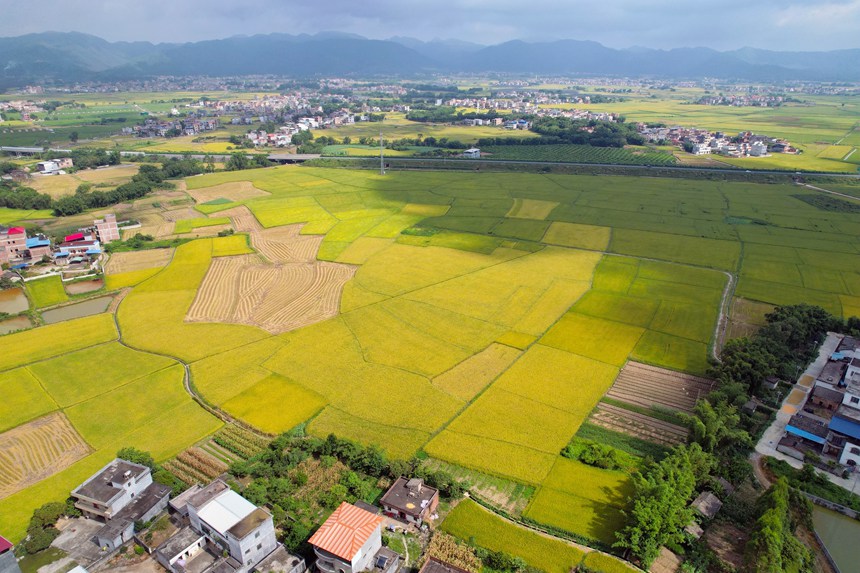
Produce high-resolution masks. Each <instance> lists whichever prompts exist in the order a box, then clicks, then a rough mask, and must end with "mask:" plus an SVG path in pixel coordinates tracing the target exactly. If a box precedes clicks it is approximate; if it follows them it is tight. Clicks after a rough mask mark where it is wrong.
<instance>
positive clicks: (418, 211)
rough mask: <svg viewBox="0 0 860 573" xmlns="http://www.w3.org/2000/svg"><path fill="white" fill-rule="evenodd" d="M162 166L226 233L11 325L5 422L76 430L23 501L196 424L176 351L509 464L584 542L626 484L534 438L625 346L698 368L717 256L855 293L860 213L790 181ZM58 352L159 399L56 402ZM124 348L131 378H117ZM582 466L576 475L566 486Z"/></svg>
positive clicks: (287, 413) (196, 370)
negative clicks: (138, 405) (78, 312)
mask: <svg viewBox="0 0 860 573" xmlns="http://www.w3.org/2000/svg"><path fill="white" fill-rule="evenodd" d="M186 185H187V188H188V190H189V191H188V192H189V193H192V194H194V193H197V197H199V199H202V198H206V197H212V199H210V201H213V202H214V204H210V205H202V204H200V203H199V202H198V204H197V209H196V210H191V209H186V208H184V207H183V208H181V209H177V210H174V211H170V215H169V216H168V218H170V219H171V222H170V224H171V225H173V222H178V223H182V222H183V221H185V223H182V224H184V225H189V226H191V227H192V228H194V227H195V225H197V222H196V220H197V219H201V217H200V212H203V213H205V214H207V215H211V216H212V218H207V219H204V220H205V221H207V222H209V221H212V220H218V219H217V217H221V218H226V219H228V220H229V222H230V225H231V226H232V227H233V228H234V229H235V230H236V231H237V232H238V234H235V235H231V236H227V237H217V238H216V237H212V238H200V239H197V240H194V241H191V242H188V243H186V244H183V245H182V246H180V247H178V248H177V249H176V250H175V252H174V253H173V255H172V257H171V258H170V260H169V261H167V260H164V259H161V260H145V257H144V256H140V257H139V259H140V260H137V259H135V258H132V257H127V259H128V260H127V261H123V258H119V259H117V262H116V265H115V266H114V267H113V269H112V270H111V271H109V273H108V277H107V283H108V285H109V286H113V287H115V288H118V285H120V286H131V287H132V288H131V289H130V291H129V293H128V294H127V296H126V297H125V298H124V300H123V301H122V302H121V303H120V305H119V308H118V310H117V312H116V319H117V323H118V325H119V332H118V331H117V330H116V326H115V325H114V323H113V317H111V316H110V315H101V316H96V317H90V318H89V319H82V320H79V321H74V326H71V325H72V324H73V323H60V324H58V325H53V326H50V327H41V328H37V329H34V330H31V331H28V332H24V333H20V334H15V335H12V336H15V337H19V338H15V339H12V340H15V341H20V342H21V343H22V344H14V345H10V346H9V348H10V351H9V352H4V353H3V354H2V355H0V367H3V368H5V369H13V368H19V369H21V370H22V371H25V374H24V375H22V376H20V377H16V379H15V380H9V381H6V380H5V379H4V378H2V377H0V384H8V385H9V387H10V388H12V389H13V394H14V396H13V397H12V398H11V399H9V400H8V403H9V404H10V405H9V406H0V412H4V411H7V410H4V408H7V409H8V411H9V412H13V411H14V412H16V414H15V416H16V417H14V418H11V419H13V420H14V421H13V422H12V423H11V424H9V426H8V427H14V426H17V425H19V424H21V423H25V422H28V421H30V420H32V419H34V418H37V417H38V416H41V415H44V414H46V413H49V412H52V411H55V410H58V409H60V410H63V412H64V414H65V415H66V416H67V417H68V419H69V420H70V422H71V424H72V425H73V426H74V428H75V430H76V431H77V432H78V433H79V434H80V435H81V436H83V437H84V439H86V440H87V441H88V442H89V443H90V444H91V445H92V446H93V448H94V449H95V450H96V451H95V452H94V453H93V454H91V455H90V456H87V457H86V458H84V459H83V460H81V461H80V462H78V463H76V464H73V465H72V466H70V468H68V469H67V470H64V471H63V472H60V474H57V475H55V476H53V477H50V478H47V479H45V480H43V481H41V482H39V483H38V484H35V485H34V486H32V487H31V488H28V489H26V490H24V491H23V492H20V493H32V496H33V503H36V502H37V501H41V500H44V499H51V498H54V497H56V496H58V495H59V494H60V493H61V492H62V491H63V489H64V488H66V487H67V486H68V485H69V483H70V482H72V481H73V479H72V478H73V477H74V479H78V477H79V476H80V474H81V473H83V469H82V468H83V467H85V465H84V464H83V462H85V461H86V462H87V464H88V465H86V467H92V465H93V464H94V463H95V462H94V460H95V459H96V458H98V456H102V457H101V458H99V459H103V457H104V456H105V455H106V453H107V452H108V451H109V448H113V447H114V446H115V445H116V444H117V443H122V445H126V444H129V443H133V444H138V445H139V446H146V447H147V448H150V449H152V450H153V451H154V453H155V454H156V455H157V457H164V456H167V455H170V453H175V452H177V451H180V450H182V449H184V448H186V447H188V446H189V445H190V444H191V443H193V441H194V440H195V439H196V438H197V437H202V436H205V435H206V434H207V433H209V432H211V431H213V430H214V429H215V428H217V426H218V425H219V423H218V421H217V420H215V419H214V418H212V417H211V416H209V415H208V414H206V413H205V412H204V411H202V410H201V409H200V408H199V407H198V406H197V405H196V404H195V403H194V402H192V401H191V399H190V398H189V397H188V395H187V394H186V393H185V392H184V390H183V388H182V375H183V372H182V370H183V369H182V367H181V365H180V364H178V362H177V360H179V361H182V362H184V363H186V364H187V365H188V366H189V369H190V382H191V383H192V384H193V388H194V389H195V390H196V391H197V392H199V393H200V395H201V396H202V397H204V398H205V399H206V400H207V401H209V402H210V403H212V404H214V405H216V406H218V407H220V408H222V409H223V410H225V411H226V412H228V413H230V414H231V415H234V416H237V417H239V418H241V419H243V420H244V421H246V422H248V423H250V424H253V425H254V426H256V427H257V428H258V429H260V430H262V431H264V432H267V433H277V432H281V431H284V430H288V429H290V428H292V427H294V426H296V425H297V424H300V423H303V422H308V421H309V424H308V426H307V431H308V432H309V433H311V434H312V435H317V436H324V435H326V434H328V433H330V432H334V433H337V434H338V435H341V436H344V437H348V438H352V439H355V440H358V441H360V442H362V443H376V444H379V445H381V446H382V447H383V448H384V449H386V450H387V451H388V453H389V454H390V455H391V456H394V457H400V458H408V457H410V456H412V455H414V454H415V453H416V452H419V451H424V452H426V453H427V454H429V455H431V456H433V457H435V458H439V459H441V460H444V461H447V462H450V463H454V464H459V465H462V466H466V467H469V468H472V469H474V470H478V471H480V472H483V473H486V474H491V475H495V476H500V477H503V478H505V479H512V480H514V481H517V482H519V483H522V484H529V485H531V486H533V487H535V488H537V491H538V494H537V496H536V497H535V499H534V500H533V503H532V505H531V506H530V508H529V509H528V511H529V512H530V514H531V515H532V516H534V519H537V520H539V521H542V522H545V523H548V524H552V525H555V526H556V527H559V528H562V529H568V530H570V531H571V532H573V533H576V534H579V535H582V536H584V537H588V538H591V539H595V540H607V539H609V537H608V536H609V535H611V531H612V529H613V528H614V527H616V526H617V523H618V520H617V518H618V515H620V513H619V512H620V510H621V509H622V508H623V506H624V501H623V500H624V497H625V495H626V494H625V492H626V491H627V490H626V489H625V488H626V487H627V485H626V482H624V480H622V479H620V478H619V476H618V475H617V474H615V473H612V472H603V471H600V470H593V468H589V470H587V471H586V470H583V469H582V468H580V467H578V466H571V465H570V464H569V463H568V462H567V461H565V460H562V459H561V458H560V456H559V452H560V451H561V449H562V448H563V447H564V446H565V445H566V444H567V443H568V442H569V440H570V439H571V437H572V436H573V435H574V434H575V433H576V432H577V430H578V429H579V427H580V425H581V424H582V423H583V421H584V420H586V418H587V417H588V416H589V413H590V412H591V411H592V409H593V408H594V407H595V405H596V404H597V403H598V402H599V401H600V399H601V397H603V395H604V394H605V393H606V391H607V390H608V389H609V388H610V387H611V386H612V384H613V381H614V380H615V378H616V376H617V375H618V371H619V369H620V368H621V367H622V366H623V365H624V364H625V363H626V362H627V361H628V360H636V361H638V362H641V363H644V364H648V365H653V366H659V367H664V368H669V369H674V370H678V371H682V372H687V373H690V374H701V373H702V372H703V370H704V369H705V368H706V365H707V357H708V354H709V347H710V345H711V344H712V342H713V341H712V337H713V333H714V330H715V326H716V321H717V316H718V310H719V304H720V299H721V295H722V291H723V289H724V288H725V285H726V282H727V276H726V274H725V273H727V272H729V273H734V274H735V275H737V276H738V277H739V279H740V282H739V284H738V290H739V291H740V292H739V293H738V294H739V296H743V297H744V298H745V300H750V301H753V302H756V303H767V304H780V303H784V302H788V301H792V300H798V299H803V298H804V297H805V296H806V295H807V294H810V293H812V294H813V295H814V296H813V297H812V298H811V300H823V301H826V302H827V303H828V304H829V305H830V308H835V309H836V310H837V311H838V312H840V313H842V312H844V311H850V309H852V308H854V305H855V304H856V303H857V302H858V301H860V290H858V289H860V273H858V272H857V271H856V269H857V268H860V255H857V254H856V253H857V249H858V248H860V241H856V240H854V239H851V238H850V237H853V236H857V233H860V223H858V222H856V221H854V220H853V219H852V218H851V217H850V216H849V215H847V214H844V213H837V212H833V211H824V210H820V209H817V208H816V207H814V206H813V205H811V204H809V203H806V202H803V201H800V200H798V199H796V198H795V197H793V195H794V194H797V193H798V190H797V189H796V188H794V187H788V186H780V185H772V186H765V185H760V186H752V185H747V184H729V183H719V184H716V183H710V182H690V181H686V180H671V181H668V182H667V181H662V180H658V179H654V180H651V179H650V178H642V179H632V178H623V177H576V176H561V175H551V174H550V175H540V176H536V175H528V174H517V173H506V174H504V175H497V174H474V173H446V172H404V173H391V174H389V175H386V176H381V175H378V174H376V173H373V172H361V171H350V170H340V169H337V170H335V169H332V170H328V169H319V168H307V167H295V166H288V167H282V168H270V169H260V170H251V171H244V172H224V173H215V174H211V175H203V176H197V177H192V178H189V179H188V180H187V181H186ZM667 188H671V190H672V192H671V193H666V189H667ZM258 191H259V192H258ZM221 199H223V200H224V201H220V200H221ZM176 200H179V198H176ZM158 217H159V218H160V220H161V221H162V223H161V224H166V221H165V218H164V216H163V215H162V214H159V215H158ZM222 220H223V219H222ZM751 221H757V222H756V223H755V224H752V223H751ZM178 223H177V224H178ZM154 224H155V221H153V225H154ZM852 232H854V233H855V234H854V235H852V234H851V233H852ZM837 236H838V237H840V242H838V243H835V242H833V239H834V238H835V237H837ZM742 247H743V248H742ZM825 252H826V254H827V256H822V253H825ZM146 256H155V255H146ZM159 256H162V257H163V256H164V255H159ZM123 263H124V264H125V267H123ZM792 267H793V268H794V271H795V272H791V268H792ZM777 268H778V269H782V270H785V272H780V273H774V272H772V271H773V269H777ZM837 279H838V280H837ZM771 285H776V286H771ZM118 337H121V340H122V342H123V343H125V344H127V345H128V346H130V347H131V348H132V349H134V350H129V352H131V353H132V354H131V355H130V356H127V357H123V356H122V352H120V351H119V350H118V349H117V348H116V345H114V344H111V342H112V341H114V340H116V339H117V338H118ZM44 340H51V341H52V344H50V345H45V344H42V342H43V341H44ZM5 342H6V339H4V343H5ZM88 352H91V353H92V354H88ZM66 355H68V356H66ZM144 356H146V357H150V358H146V359H144ZM153 356H160V359H163V360H166V361H167V362H165V363H163V364H162V363H156V361H153V360H152V359H151V357H153ZM62 358H68V360H69V364H70V365H74V364H79V363H92V362H95V361H98V360H100V359H102V361H103V362H104V365H105V368H107V370H108V371H106V372H105V373H103V374H99V377H100V382H99V384H94V385H93V388H92V390H93V392H96V391H99V392H102V394H99V395H98V397H101V396H110V397H112V398H113V399H114V400H115V401H116V403H120V404H128V403H133V400H134V399H135V396H139V395H140V392H141V391H142V390H143V389H144V388H146V392H147V395H149V396H157V397H158V404H160V405H161V408H160V409H158V410H152V411H150V410H148V409H144V410H143V411H142V412H141V413H140V414H138V413H136V412H135V413H133V414H131V415H128V416H126V417H127V418H128V420H126V421H127V422H129V423H130V424H131V427H129V428H127V429H118V428H119V424H120V422H121V420H120V419H119V418H118V417H117V416H115V415H114V413H112V412H111V411H109V410H107V409H106V408H104V407H103V405H102V404H101V403H100V402H99V401H98V400H97V396H96V395H92V396H90V394H87V393H85V394H82V395H81V396H80V401H79V402H76V403H72V400H73V397H74V393H73V392H70V390H69V388H64V387H62V385H58V384H51V383H47V384H45V385H44V388H43V387H42V385H41V384H40V381H44V380H48V379H49V376H50V373H51V372H56V373H61V372H64V373H65V374H63V376H67V377H69V379H70V380H72V379H73V378H74V376H73V375H74V374H75V372H74V371H71V370H63V368H62V367H61V366H60V362H59V360H60V359H62ZM41 360H45V361H46V362H45V366H40V365H36V364H35V363H36V362H38V361H41ZM130 365H136V366H138V367H140V368H141V369H142V370H141V371H142V372H143V374H142V375H141V376H140V377H132V378H129V377H128V374H127V373H126V369H127V368H128V367H129V366H130ZM44 368H47V371H43V369H44ZM36 386H39V389H38V390H36V388H35V387H36ZM28 388H29V389H31V393H30V394H25V391H26V390H27V389H28ZM284 404H290V405H291V406H290V407H289V408H286V407H284ZM165 405H167V406H165ZM17 412H20V414H17ZM146 416H150V417H154V419H158V420H162V421H165V422H166V421H167V420H170V421H171V425H172V424H174V423H176V424H177V431H176V432H175V435H173V434H172V435H171V440H170V441H169V442H164V443H155V437H156V436H155V434H156V432H155V431H154V430H152V427H151V424H145V423H144V420H145V417H146ZM180 416H182V418H181V419H180ZM0 420H4V418H3V417H0ZM536 421H539V423H536ZM90 462H92V463H90ZM595 472H596V473H595ZM585 474H587V476H586V477H587V479H588V481H589V483H591V484H594V487H593V488H591V489H589V488H584V489H582V488H581V489H578V490H577V489H576V488H573V487H572V486H571V485H570V484H572V483H574V482H576V480H577V479H585V478H581V477H578V476H583V475H585ZM58 476H64V477H62V478H60V477H58ZM20 493H19V494H15V495H13V496H11V497H10V498H8V499H7V500H2V501H0V514H2V515H3V517H0V527H5V526H7V525H8V526H9V529H11V530H12V531H13V532H14V531H17V532H18V533H20V532H21V531H22V528H23V526H24V525H25V524H26V519H24V516H23V513H22V511H21V510H20V509H19V508H18V507H17V505H16V507H15V511H13V512H11V513H8V515H9V517H7V513H6V512H5V511H4V510H6V509H7V508H10V507H11V505H12V504H21V503H22V501H21V500H22V497H20ZM28 499H29V498H28ZM28 504H29V501H28V502H27V503H24V504H23V505H24V506H28V507H29V505H28ZM558 507H561V508H575V509H571V510H570V511H567V510H564V509H562V510H559V509H553V508H558ZM604 510H605V511H604ZM601 516H603V517H601Z"/></svg>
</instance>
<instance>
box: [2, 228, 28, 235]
mask: <svg viewBox="0 0 860 573" xmlns="http://www.w3.org/2000/svg"><path fill="white" fill-rule="evenodd" d="M26 233H27V231H25V230H24V227H9V230H8V231H6V234H7V235H24V234H26Z"/></svg>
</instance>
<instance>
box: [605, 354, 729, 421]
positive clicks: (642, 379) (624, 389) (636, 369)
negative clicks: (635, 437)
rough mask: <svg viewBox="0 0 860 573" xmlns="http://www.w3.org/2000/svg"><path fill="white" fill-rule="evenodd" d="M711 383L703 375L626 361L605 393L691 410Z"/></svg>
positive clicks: (643, 403) (637, 402) (640, 403)
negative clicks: (693, 374)
mask: <svg viewBox="0 0 860 573" xmlns="http://www.w3.org/2000/svg"><path fill="white" fill-rule="evenodd" d="M715 385H716V383H715V382H714V381H713V380H709V379H707V378H701V377H699V376H692V375H690V374H682V373H680V372H675V371H674V370H667V369H665V368H658V367H656V366H649V365H648V364H640V363H638V362H628V363H627V364H626V365H625V366H624V368H623V369H622V370H621V373H620V374H619V375H618V378H617V379H616V380H615V384H613V385H612V388H610V389H609V392H607V394H606V395H607V396H608V397H610V398H615V399H616V400H621V401H623V402H628V403H630V404H635V405H637V406H644V407H646V408H648V407H651V406H659V407H663V408H669V409H672V410H681V411H683V412H687V413H692V412H693V408H694V407H695V406H696V401H697V400H698V399H699V398H701V397H703V396H705V395H706V394H708V393H709V392H710V391H711V390H713V389H714V386H715Z"/></svg>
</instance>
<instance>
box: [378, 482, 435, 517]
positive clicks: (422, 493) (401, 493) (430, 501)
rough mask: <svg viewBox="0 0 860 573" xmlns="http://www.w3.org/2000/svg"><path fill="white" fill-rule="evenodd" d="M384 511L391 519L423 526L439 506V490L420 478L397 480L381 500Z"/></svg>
mask: <svg viewBox="0 0 860 573" xmlns="http://www.w3.org/2000/svg"><path fill="white" fill-rule="evenodd" d="M380 504H381V505H382V511H383V512H384V513H385V515H387V516H389V517H394V518H396V519H402V520H403V521H406V522H407V523H411V524H414V525H421V524H422V523H423V522H424V520H425V519H427V517H428V516H431V515H433V514H434V513H435V512H436V508H437V507H438V506H439V490H437V489H436V488H433V487H430V486H428V485H426V484H424V481H423V480H421V479H418V478H412V479H407V478H405V477H402V476H401V477H399V478H397V481H395V482H394V484H393V485H392V486H391V487H390V488H388V491H387V492H385V495H383V496H382V499H381V500H380Z"/></svg>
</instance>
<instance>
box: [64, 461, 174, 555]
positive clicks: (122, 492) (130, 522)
mask: <svg viewBox="0 0 860 573" xmlns="http://www.w3.org/2000/svg"><path fill="white" fill-rule="evenodd" d="M72 498H73V499H74V500H75V507H76V508H77V509H79V510H80V511H81V513H82V514H83V515H84V517H86V518H88V519H96V520H98V521H103V522H104V523H105V525H104V527H102V528H101V529H100V530H99V531H98V532H96V539H97V540H98V543H99V545H100V546H101V547H104V548H106V549H108V550H113V549H116V548H118V547H119V546H120V545H122V544H123V543H125V542H126V541H130V540H131V539H132V537H133V536H134V522H135V521H149V520H151V519H152V518H153V517H155V516H156V515H158V514H159V513H161V512H162V511H163V510H164V509H165V508H167V502H168V499H169V498H170V488H169V487H167V486H165V485H162V484H158V483H154V482H153V481H152V472H151V470H150V469H149V468H148V467H146V466H143V465H140V464H136V463H133V462H129V461H126V460H123V459H119V458H117V459H115V460H113V461H112V462H110V463H108V464H107V465H106V466H105V467H103V468H102V469H101V470H99V472H98V473H96V474H95V475H94V476H92V477H91V478H89V479H88V480H87V481H85V482H84V483H82V484H81V485H79V486H78V487H77V488H75V489H74V490H73V491H72Z"/></svg>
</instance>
